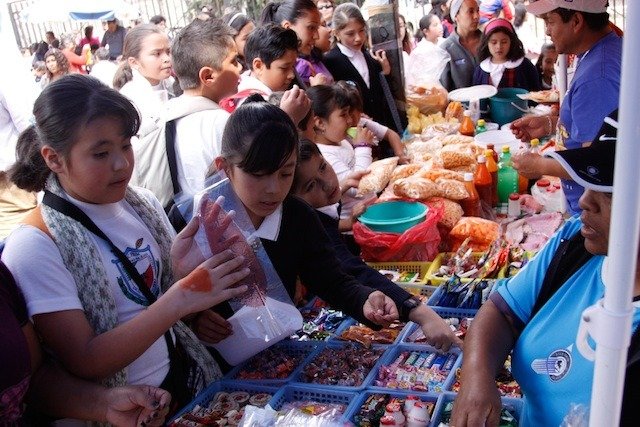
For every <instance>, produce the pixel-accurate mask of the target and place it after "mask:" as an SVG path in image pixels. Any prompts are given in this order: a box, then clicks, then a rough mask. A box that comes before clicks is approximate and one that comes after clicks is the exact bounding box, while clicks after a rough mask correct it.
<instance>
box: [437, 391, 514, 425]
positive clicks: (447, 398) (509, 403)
mask: <svg viewBox="0 0 640 427" xmlns="http://www.w3.org/2000/svg"><path fill="white" fill-rule="evenodd" d="M457 395H458V393H450V392H447V393H444V394H443V395H442V397H441V398H440V400H438V403H437V405H436V409H435V410H434V413H435V416H434V417H433V420H432V421H433V422H434V423H435V424H432V425H434V426H437V425H439V424H440V422H441V420H442V414H443V412H444V409H445V407H446V405H447V404H448V403H449V402H453V401H454V400H455V399H456V396H457ZM500 400H502V407H503V408H506V409H508V410H509V412H511V415H513V416H514V418H515V419H516V420H518V425H520V424H521V423H522V413H523V412H524V405H525V400H524V399H514V398H511V397H503V398H501V399H500Z"/></svg>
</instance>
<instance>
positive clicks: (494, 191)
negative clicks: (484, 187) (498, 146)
mask: <svg viewBox="0 0 640 427" xmlns="http://www.w3.org/2000/svg"><path fill="white" fill-rule="evenodd" d="M484 157H485V159H486V161H487V170H488V171H489V173H490V174H491V206H493V207H494V208H495V207H496V206H498V163H496V161H495V159H494V158H493V150H489V149H487V150H485V151H484Z"/></svg>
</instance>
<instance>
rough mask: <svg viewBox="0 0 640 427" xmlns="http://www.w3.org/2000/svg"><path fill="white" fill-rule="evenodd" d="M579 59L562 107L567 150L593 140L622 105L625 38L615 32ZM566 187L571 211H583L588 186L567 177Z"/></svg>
mask: <svg viewBox="0 0 640 427" xmlns="http://www.w3.org/2000/svg"><path fill="white" fill-rule="evenodd" d="M576 59H577V61H578V63H577V65H576V68H575V74H574V76H573V80H572V81H571V84H570V86H569V90H567V93H566V95H565V97H564V100H563V101H562V105H561V107H560V120H559V122H558V129H557V135H556V142H557V143H558V144H559V145H560V146H564V147H566V148H567V149H573V148H580V147H581V146H582V144H583V143H585V142H591V141H592V140H593V138H595V137H596V135H597V134H598V130H599V129H600V125H601V124H602V121H603V120H604V118H605V117H607V116H608V115H609V114H610V113H611V112H612V111H613V110H615V109H616V108H618V99H619V97H620V73H621V70H622V39H621V38H620V37H618V36H617V35H616V34H615V33H614V32H613V31H612V32H610V33H609V34H607V35H606V36H604V37H603V38H601V39H600V40H598V41H597V42H596V43H595V44H594V45H593V46H591V49H589V50H588V51H587V52H585V53H584V54H582V56H580V57H578V58H576ZM594 101H597V102H594ZM562 189H563V190H564V195H565V197H566V198H567V204H568V208H569V213H570V214H572V215H574V214H577V213H580V212H581V211H582V209H580V206H578V200H579V199H580V196H581V195H582V193H583V192H584V188H582V187H581V186H580V185H578V184H576V182H575V181H572V180H567V179H563V180H562Z"/></svg>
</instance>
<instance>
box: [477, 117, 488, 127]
mask: <svg viewBox="0 0 640 427" xmlns="http://www.w3.org/2000/svg"><path fill="white" fill-rule="evenodd" d="M486 124H487V123H486V122H485V121H484V119H478V126H484V125H486Z"/></svg>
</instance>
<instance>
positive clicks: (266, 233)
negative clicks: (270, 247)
mask: <svg viewBox="0 0 640 427" xmlns="http://www.w3.org/2000/svg"><path fill="white" fill-rule="evenodd" d="M281 222H282V203H281V204H280V206H278V208H277V209H276V210H275V211H274V212H273V213H271V214H269V215H267V216H266V217H264V219H263V220H262V224H260V227H258V229H257V230H256V232H255V233H253V236H255V237H258V238H260V239H267V240H271V241H272V242H275V241H276V240H278V236H279V235H280V223H281Z"/></svg>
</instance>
